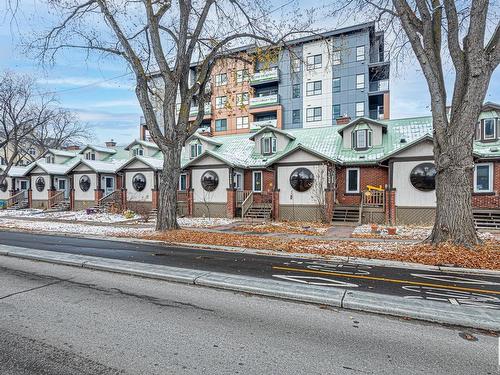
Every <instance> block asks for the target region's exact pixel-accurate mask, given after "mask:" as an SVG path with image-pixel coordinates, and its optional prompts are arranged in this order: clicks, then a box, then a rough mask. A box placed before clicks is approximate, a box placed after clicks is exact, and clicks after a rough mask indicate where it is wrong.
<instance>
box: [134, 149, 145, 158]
mask: <svg viewBox="0 0 500 375" xmlns="http://www.w3.org/2000/svg"><path fill="white" fill-rule="evenodd" d="M132 153H133V155H134V156H144V149H143V148H142V147H137V148H134V149H133V151H132Z"/></svg>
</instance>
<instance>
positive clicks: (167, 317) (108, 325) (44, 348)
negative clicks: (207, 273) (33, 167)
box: [0, 257, 498, 375]
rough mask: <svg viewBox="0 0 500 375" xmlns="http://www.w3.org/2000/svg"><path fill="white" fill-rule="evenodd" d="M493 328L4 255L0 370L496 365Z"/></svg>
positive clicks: (422, 369) (272, 370) (384, 370)
mask: <svg viewBox="0 0 500 375" xmlns="http://www.w3.org/2000/svg"><path fill="white" fill-rule="evenodd" d="M497 345H498V338H497V337H494V336H492V335H486V334H484V333H481V332H474V331H467V332H464V331H461V330H458V329H452V328H447V327H442V326H438V325H431V324H425V323H420V322H416V321H408V320H401V319H395V318H388V317H383V316H377V315H371V314H363V313H357V312H352V311H345V310H335V309H324V308H320V307H318V306H314V305H308V304H300V303H293V302H285V301H282V300H275V299H268V298H260V297H252V296H248V295H244V294H238V293H231V292H227V291H221V290H216V289H210V288H202V287H195V286H188V285H182V284H174V283H168V282H163V281H158V280H151V279H143V278H137V277H131V276H126V275H119V274H112V273H107V272H100V271H92V270H88V269H82V268H75V267H66V266H60V265H54V264H47V263H40V262H33V261H29V260H22V259H15V258H9V257H2V259H1V260H0V373H1V374H5V375H21V374H22V375H32V374H33V375H34V374H37V375H40V374H48V375H63V374H64V375H66V374H71V375H80V374H85V375H87V374H105V375H108V374H147V375H155V374H162V375H164V374H308V375H309V374H467V375H470V374H497V370H498V367H497V363H498V358H497V354H498V346H497Z"/></svg>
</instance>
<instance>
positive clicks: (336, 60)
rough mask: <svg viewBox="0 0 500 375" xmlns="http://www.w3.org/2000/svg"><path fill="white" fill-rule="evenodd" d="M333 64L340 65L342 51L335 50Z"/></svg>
mask: <svg viewBox="0 0 500 375" xmlns="http://www.w3.org/2000/svg"><path fill="white" fill-rule="evenodd" d="M332 64H333V65H339V64H340V51H333V53H332Z"/></svg>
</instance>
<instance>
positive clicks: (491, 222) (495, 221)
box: [474, 210, 500, 229]
mask: <svg viewBox="0 0 500 375" xmlns="http://www.w3.org/2000/svg"><path fill="white" fill-rule="evenodd" d="M474 223H475V224H476V228H481V229H500V210H499V211H490V210H478V211H474Z"/></svg>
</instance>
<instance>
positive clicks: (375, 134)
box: [342, 125, 383, 148]
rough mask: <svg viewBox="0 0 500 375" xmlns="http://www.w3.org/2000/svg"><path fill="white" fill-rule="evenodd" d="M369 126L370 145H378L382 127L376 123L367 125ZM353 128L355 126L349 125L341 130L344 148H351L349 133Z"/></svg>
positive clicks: (380, 140) (380, 141) (380, 139)
mask: <svg viewBox="0 0 500 375" xmlns="http://www.w3.org/2000/svg"><path fill="white" fill-rule="evenodd" d="M369 126H370V128H371V129H372V146H373V147H377V146H380V145H381V144H382V136H383V132H382V127H381V126H378V125H369ZM354 129H356V126H350V127H348V128H347V129H344V130H343V132H342V133H343V136H342V138H343V145H344V148H352V142H351V140H352V137H351V133H352V131H353V130H354Z"/></svg>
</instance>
